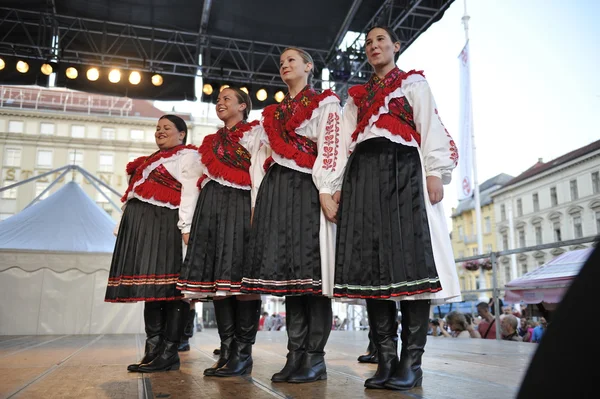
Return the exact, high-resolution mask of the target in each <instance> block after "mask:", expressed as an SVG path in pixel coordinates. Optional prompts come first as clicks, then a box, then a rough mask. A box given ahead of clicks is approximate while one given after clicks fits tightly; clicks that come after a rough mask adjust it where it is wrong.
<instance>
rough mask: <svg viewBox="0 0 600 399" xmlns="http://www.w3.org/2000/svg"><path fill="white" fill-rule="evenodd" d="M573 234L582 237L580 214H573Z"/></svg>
mask: <svg viewBox="0 0 600 399" xmlns="http://www.w3.org/2000/svg"><path fill="white" fill-rule="evenodd" d="M573 234H574V235H575V238H581V237H583V226H582V224H581V216H580V215H577V216H573Z"/></svg>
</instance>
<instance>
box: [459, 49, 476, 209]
mask: <svg viewBox="0 0 600 399" xmlns="http://www.w3.org/2000/svg"><path fill="white" fill-rule="evenodd" d="M458 61H459V64H460V67H459V69H460V121H459V123H460V125H459V137H458V155H459V157H460V160H459V162H458V179H456V182H457V184H458V199H459V200H461V199H465V198H469V197H471V196H472V195H473V141H472V137H473V113H472V109H471V74H470V72H469V65H470V60H469V42H467V44H465V47H464V48H463V50H462V51H461V52H460V55H459V56H458Z"/></svg>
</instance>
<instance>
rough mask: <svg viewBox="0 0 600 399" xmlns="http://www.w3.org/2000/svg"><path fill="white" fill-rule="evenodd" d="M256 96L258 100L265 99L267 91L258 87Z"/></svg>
mask: <svg viewBox="0 0 600 399" xmlns="http://www.w3.org/2000/svg"><path fill="white" fill-rule="evenodd" d="M256 98H258V101H265V100H266V99H267V91H266V90H265V89H260V90H259V91H257V92H256Z"/></svg>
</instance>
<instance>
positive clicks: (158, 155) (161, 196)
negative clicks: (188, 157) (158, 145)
mask: <svg viewBox="0 0 600 399" xmlns="http://www.w3.org/2000/svg"><path fill="white" fill-rule="evenodd" d="M185 148H188V149H194V150H196V147H195V146H193V145H183V144H182V145H178V146H175V147H173V148H171V149H169V150H166V151H157V152H155V153H154V154H152V155H150V156H147V157H139V158H137V159H135V160H134V161H131V162H129V163H128V164H127V174H128V175H131V179H130V180H129V186H128V187H127V191H125V195H123V197H122V198H121V202H125V201H127V197H128V196H129V193H130V192H131V191H132V190H133V192H134V193H135V194H137V195H138V196H140V197H142V198H145V199H154V200H156V201H158V202H162V203H168V204H171V205H173V206H179V203H180V201H181V183H180V182H179V181H177V179H175V178H174V177H173V176H172V175H171V174H170V173H169V171H168V170H167V168H165V167H164V165H162V164H160V165H158V166H157V167H156V168H154V169H153V170H152V171H151V172H150V174H149V175H148V178H147V179H146V180H145V181H144V182H142V183H141V184H140V185H138V186H137V187H135V188H134V187H133V186H134V185H135V183H137V182H139V181H140V180H141V179H142V178H143V172H144V170H146V169H147V168H148V167H149V166H150V165H152V164H153V163H154V162H156V161H158V160H160V159H163V158H170V157H171V156H173V155H175V154H176V153H177V152H179V151H181V150H183V149H185Z"/></svg>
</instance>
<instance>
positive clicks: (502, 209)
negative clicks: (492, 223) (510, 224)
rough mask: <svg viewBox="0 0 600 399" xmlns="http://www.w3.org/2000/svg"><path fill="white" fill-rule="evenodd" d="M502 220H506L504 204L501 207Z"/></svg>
mask: <svg viewBox="0 0 600 399" xmlns="http://www.w3.org/2000/svg"><path fill="white" fill-rule="evenodd" d="M500 220H501V221H505V220H506V206H505V205H504V204H502V205H500Z"/></svg>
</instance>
